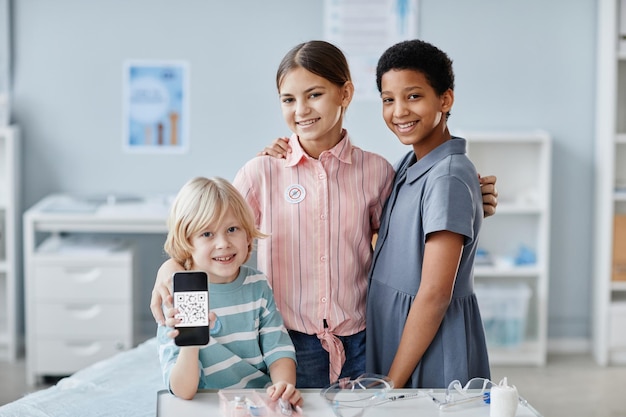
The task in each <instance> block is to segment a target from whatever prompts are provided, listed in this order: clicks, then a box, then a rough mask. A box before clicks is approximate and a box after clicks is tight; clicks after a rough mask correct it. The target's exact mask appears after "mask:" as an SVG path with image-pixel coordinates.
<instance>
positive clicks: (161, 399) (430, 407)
mask: <svg viewBox="0 0 626 417" xmlns="http://www.w3.org/2000/svg"><path fill="white" fill-rule="evenodd" d="M419 391H423V392H426V391H424V390H406V389H403V390H393V391H392V392H391V395H401V394H415V393H416V392H419ZM319 393H320V391H319V390H302V395H303V397H304V406H303V407H302V414H294V417H298V416H301V417H335V414H334V413H333V410H332V409H331V407H330V405H329V404H328V403H326V401H325V400H324V398H322V397H321V396H320V394H319ZM417 415H419V416H420V417H431V416H432V417H441V416H442V415H444V416H445V415H449V416H450V417H489V406H488V405H487V404H484V403H474V404H473V405H465V406H461V405H458V406H455V407H453V408H450V409H447V410H445V411H442V410H439V408H438V407H437V405H436V404H435V403H434V402H433V400H432V399H431V397H429V396H427V395H426V394H424V393H422V395H420V396H417V397H413V398H409V399H405V400H397V401H391V402H386V403H384V404H379V405H377V406H375V407H371V408H370V409H369V410H368V411H367V412H366V413H365V417H389V416H393V417H403V416H411V417H415V416H417ZM174 416H177V417H178V416H185V417H195V416H202V417H206V416H222V413H221V411H220V407H219V399H218V395H217V391H200V392H198V393H197V394H196V396H195V397H194V399H193V400H190V401H189V400H183V399H180V398H177V397H174V396H173V395H171V394H170V393H169V392H168V391H167V390H162V391H159V392H158V394H157V417H174ZM536 416H537V415H536V414H535V413H533V412H532V411H531V410H530V409H528V408H526V407H524V406H521V405H520V406H519V407H518V409H517V414H516V417H536ZM222 417H228V416H222Z"/></svg>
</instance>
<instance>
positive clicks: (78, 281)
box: [33, 265, 132, 301]
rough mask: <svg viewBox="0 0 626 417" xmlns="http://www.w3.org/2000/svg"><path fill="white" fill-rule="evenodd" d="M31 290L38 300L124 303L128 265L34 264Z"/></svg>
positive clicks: (129, 284)
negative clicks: (121, 301) (111, 301)
mask: <svg viewBox="0 0 626 417" xmlns="http://www.w3.org/2000/svg"><path fill="white" fill-rule="evenodd" d="M33 289H34V294H35V298H36V299H39V300H42V299H48V300H63V301H65V300H85V299H87V300H128V299H130V295H131V289H132V268H131V266H130V265H128V266H102V265H75V266H73V265H65V266H60V265H35V269H34V283H33Z"/></svg>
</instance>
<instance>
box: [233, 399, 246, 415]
mask: <svg viewBox="0 0 626 417" xmlns="http://www.w3.org/2000/svg"><path fill="white" fill-rule="evenodd" d="M231 405H232V409H231V416H232V417H246V416H247V415H248V407H247V406H246V398H245V397H242V396H240V395H235V398H234V399H233V402H232V404H231Z"/></svg>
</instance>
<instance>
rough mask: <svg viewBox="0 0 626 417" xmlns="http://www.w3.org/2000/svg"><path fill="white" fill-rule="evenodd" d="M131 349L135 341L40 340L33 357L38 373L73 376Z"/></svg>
mask: <svg viewBox="0 0 626 417" xmlns="http://www.w3.org/2000/svg"><path fill="white" fill-rule="evenodd" d="M130 347H131V342H130V341H128V340H123V339H117V340H116V339H77V340H63V339H60V340H59V339H53V340H38V341H37V343H36V347H35V348H34V349H33V350H34V352H31V353H29V355H31V354H32V357H33V358H34V368H35V369H34V371H35V373H37V374H41V375H69V374H72V373H74V372H76V371H78V370H80V369H82V368H85V367H87V366H89V365H91V364H93V363H95V362H97V361H100V360H102V359H106V358H109V357H111V356H113V355H115V354H116V353H118V352H120V351H122V350H126V349H129V348H130ZM29 350H30V349H29Z"/></svg>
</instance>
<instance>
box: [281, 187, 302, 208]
mask: <svg viewBox="0 0 626 417" xmlns="http://www.w3.org/2000/svg"><path fill="white" fill-rule="evenodd" d="M305 196H306V190H305V189H304V187H303V186H301V185H300V184H293V185H290V186H289V187H287V188H286V189H285V200H287V202H288V203H291V204H298V203H299V202H301V201H302V200H304V197H305Z"/></svg>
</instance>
